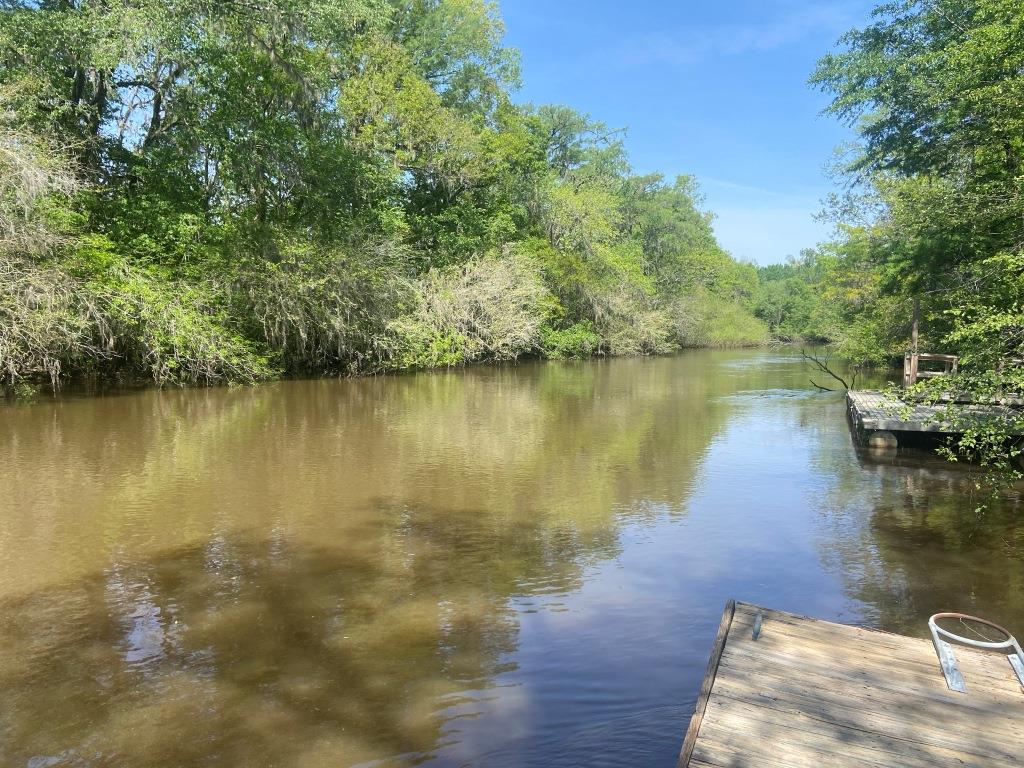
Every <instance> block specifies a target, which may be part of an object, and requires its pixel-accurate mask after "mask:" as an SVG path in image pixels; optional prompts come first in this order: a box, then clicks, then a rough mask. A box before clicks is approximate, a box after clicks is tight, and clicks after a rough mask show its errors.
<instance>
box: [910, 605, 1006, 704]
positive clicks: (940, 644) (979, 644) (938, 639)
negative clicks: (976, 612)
mask: <svg viewBox="0 0 1024 768" xmlns="http://www.w3.org/2000/svg"><path fill="white" fill-rule="evenodd" d="M939 619H960V620H964V621H973V622H976V623H978V624H984V625H985V626H986V627H991V628H992V629H994V630H996V631H997V632H1000V633H1002V634H1003V635H1004V636H1005V638H1006V639H1005V640H1000V641H998V642H988V641H982V640H974V639H972V638H969V637H963V636H961V635H957V634H955V633H953V632H950V631H949V630H948V629H943V628H942V627H940V626H939V624H938V620H939ZM928 630H929V631H930V632H931V633H932V644H933V645H934V646H935V653H936V654H937V655H938V657H939V666H941V667H942V674H943V676H944V677H945V678H946V685H948V686H949V689H950V690H951V691H957V692H958V693H967V682H966V681H965V680H964V675H963V673H962V672H961V671H960V665H959V664H957V661H956V654H955V653H953V646H951V645H950V644H949V643H947V642H946V640H944V639H943V638H946V639H949V640H952V641H953V642H955V643H960V644H961V645H966V646H968V647H969V648H981V649H982V650H989V651H1006V650H1009V651H1010V653H1009V654H1008V655H1007V657H1006V658H1007V661H1009V662H1010V666H1011V667H1012V668H1013V672H1014V674H1015V675H1017V679H1018V680H1019V681H1020V684H1021V685H1022V686H1024V650H1021V647H1020V643H1018V642H1017V639H1016V638H1015V637H1014V636H1013V635H1011V634H1010V633H1009V632H1007V631H1006V630H1005V629H1003V628H1002V627H1001V626H999V625H998V624H994V623H992V622H991V621H986V620H985V619H979V618H978V617H977V616H968V615H967V614H966V613H936V614H935V615H934V616H932V617H931V618H930V619H928Z"/></svg>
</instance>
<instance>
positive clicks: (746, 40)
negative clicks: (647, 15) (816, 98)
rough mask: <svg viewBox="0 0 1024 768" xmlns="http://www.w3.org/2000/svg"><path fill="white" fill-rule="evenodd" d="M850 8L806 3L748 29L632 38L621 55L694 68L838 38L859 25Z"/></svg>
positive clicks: (741, 26)
mask: <svg viewBox="0 0 1024 768" xmlns="http://www.w3.org/2000/svg"><path fill="white" fill-rule="evenodd" d="M858 20H859V19H858V16H857V15H855V14H853V13H852V12H851V9H850V7H849V3H845V4H843V3H837V2H830V3H805V4H800V5H797V6H794V7H791V8H789V9H788V10H786V11H785V12H784V13H783V14H782V15H780V16H779V17H778V18H774V19H769V20H765V21H760V22H753V23H747V24H722V25H714V26H692V27H685V28H681V29H678V30H668V31H659V32H651V33H648V34H643V35H638V36H635V37H632V38H628V39H627V40H625V41H624V42H623V44H622V48H621V50H620V54H621V56H622V58H623V59H625V60H626V61H627V62H629V63H631V64H651V63H656V62H657V63H663V64H672V65H682V64H692V63H694V62H697V61H701V60H703V59H707V58H710V57H714V56H733V55H737V54H742V53H748V52H751V51H770V50H774V49H776V48H780V47H783V46H785V45H788V44H790V43H794V42H797V41H799V40H802V39H803V38H805V37H807V36H808V35H811V34H814V35H822V34H825V35H829V34H831V35H833V36H836V37H838V35H840V34H841V33H842V32H844V31H845V30H847V29H849V28H850V27H851V26H853V25H854V23H856V22H857V21H858Z"/></svg>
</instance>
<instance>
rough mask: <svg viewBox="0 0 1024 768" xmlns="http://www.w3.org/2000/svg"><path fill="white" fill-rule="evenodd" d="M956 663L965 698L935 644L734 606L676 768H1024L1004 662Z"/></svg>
mask: <svg viewBox="0 0 1024 768" xmlns="http://www.w3.org/2000/svg"><path fill="white" fill-rule="evenodd" d="M759 612H760V614H761V617H762V619H761V631H760V633H758V637H757V639H756V640H755V639H754V638H753V632H752V630H753V628H754V622H755V619H756V617H757V615H758V613H759ZM956 655H957V659H958V661H959V664H960V667H961V669H962V670H963V673H964V677H965V678H966V679H967V683H968V692H967V693H956V692H954V691H950V690H949V688H948V687H947V686H946V682H945V679H944V677H943V675H942V672H941V670H940V668H939V663H938V659H937V658H936V655H935V650H934V648H933V647H932V644H931V642H930V641H928V640H922V639H917V638H910V637H903V636H900V635H893V634H889V633H886V632H880V631H877V630H869V629H863V628H858V627H851V626H846V625H843V624H834V623H831V622H826V621H821V620H818V619H811V618H808V617H805V616H797V615H795V614H789V613H783V612H781V611H774V610H770V609H767V608H759V607H757V606H754V605H750V604H747V603H732V602H731V601H730V604H729V605H728V606H726V610H725V613H724V614H723V617H722V624H721V627H720V628H719V633H718V637H717V638H716V639H715V646H714V649H713V651H712V655H711V661H710V662H709V664H708V669H707V674H706V676H705V679H704V684H703V685H702V687H701V693H700V698H699V699H698V702H697V707H696V710H695V712H694V715H693V717H692V718H691V720H690V724H689V728H688V729H687V733H686V737H685V739H684V742H683V748H682V751H681V753H680V756H679V764H678V765H679V768H709V767H710V766H716V767H717V768H755V766H757V768H762V767H763V766H769V767H773V766H779V767H780V768H781V766H836V768H843V767H844V766H854V765H856V766H878V767H879V768H882V767H884V768H892V767H893V766H906V767H907V768H917V767H918V766H920V768H926V767H927V768H935V767H936V766H961V767H962V766H978V767H979V768H980V766H991V767H992V768H1010V766H1024V690H1022V687H1021V684H1020V681H1019V680H1018V679H1017V678H1016V676H1015V675H1014V673H1013V669H1012V668H1011V666H1010V664H1009V663H1008V662H1007V657H1006V656H1005V654H1001V653H998V652H995V653H989V652H984V651H978V650H974V649H969V648H963V647H959V646H958V647H957V648H956Z"/></svg>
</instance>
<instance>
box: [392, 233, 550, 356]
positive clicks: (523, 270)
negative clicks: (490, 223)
mask: <svg viewBox="0 0 1024 768" xmlns="http://www.w3.org/2000/svg"><path fill="white" fill-rule="evenodd" d="M413 292H414V304H413V307H412V309H411V311H409V312H407V313H405V314H403V315H401V316H400V317H398V318H396V319H394V320H393V321H391V323H390V324H389V330H390V333H391V346H392V349H391V364H392V365H394V366H396V367H398V368H413V367H431V366H438V365H449V366H450V365H458V364H461V363H467V362H472V361H475V360H515V359H516V358H517V357H518V356H519V355H522V354H524V353H527V352H531V351H533V350H536V349H538V348H539V347H540V343H541V338H540V333H541V326H542V325H543V323H544V320H545V319H546V317H547V307H548V305H549V303H550V299H549V296H548V292H547V289H546V288H545V287H544V283H543V281H542V280H541V277H540V274H539V272H538V270H537V268H536V266H535V265H534V264H533V262H532V261H531V260H529V259H528V258H526V257H523V256H521V255H519V254H516V253H514V252H512V251H507V252H506V253H504V254H502V256H501V257H500V258H499V257H497V256H491V257H488V258H482V259H476V260H474V261H471V262H469V263H468V264H465V265H464V266H461V267H449V268H445V269H432V270H430V271H429V272H427V273H426V274H425V275H423V276H422V277H421V278H420V279H419V280H417V281H416V282H415V283H414V284H413Z"/></svg>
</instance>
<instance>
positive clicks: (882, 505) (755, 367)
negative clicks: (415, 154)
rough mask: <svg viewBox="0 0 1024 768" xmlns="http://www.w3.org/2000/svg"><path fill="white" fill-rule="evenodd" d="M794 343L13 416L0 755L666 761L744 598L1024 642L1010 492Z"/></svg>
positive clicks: (127, 399)
mask: <svg viewBox="0 0 1024 768" xmlns="http://www.w3.org/2000/svg"><path fill="white" fill-rule="evenodd" d="M806 379H807V376H806V372H805V371H804V370H803V368H802V366H801V365H800V363H799V361H798V360H796V359H794V357H793V356H791V355H789V354H786V353H783V352H771V353H764V352H720V353H711V352H708V353H693V354H688V355H684V356H680V357H676V358H665V359H648V360H616V361H605V362H596V363H587V364H564V365H563V364H548V365H520V366H515V367H507V368H479V369H470V370H466V371H460V372H451V373H438V374H425V375H416V376H401V377H382V378H369V379H362V380H356V381H311V382H284V383H279V384H274V385H269V386H266V387H260V388H255V389H237V390H196V391H166V392H152V391H149V392H136V393H130V394H125V395H122V396H111V397H99V398H77V399H76V398H66V399H61V400H57V401H55V402H52V403H44V404H38V405H33V406H27V407H8V408H4V409H0V488H3V489H4V494H3V495H2V496H0V690H3V691H4V694H5V699H4V706H3V707H2V708H0V764H3V765H15V766H33V768H38V767H39V766H50V765H52V766H149V765H152V766H157V765H160V766H163V765H175V766H200V765H203V766H206V765H218V766H221V765H223V766H232V765H238V766H262V765H268V766H269V765H274V766H299V765H302V766H310V765H311V766H317V765H331V766H346V765H348V766H354V765H359V766H409V765H417V764H425V763H426V764H430V765H435V766H449V765H450V766H456V765H488V766H492V765H493V766H532V765H537V766H541V765H543V766H559V765H578V764H580V763H581V762H586V763H587V764H591V765H624V764H644V765H647V764H650V765H654V764H666V765H668V764H671V761H672V760H673V757H674V754H675V752H676V751H677V750H678V747H679V741H680V739H681V734H682V729H683V727H684V726H685V719H686V714H687V710H688V708H689V707H690V706H692V703H693V699H694V697H695V696H696V692H697V688H698V686H699V681H700V676H701V674H702V672H703V667H704V664H705V661H706V653H707V648H708V646H709V644H710V641H711V638H712V636H713V635H714V631H715V627H716V626H717V620H718V614H719V612H720V610H721V605H722V603H723V602H724V600H725V598H727V597H730V596H735V597H740V598H745V599H750V600H758V601H761V602H765V603H768V604H771V605H775V606H777V607H780V608H787V609H792V610H798V611H802V612H805V613H814V614H817V615H822V616H825V617H827V618H833V617H834V618H842V619H844V620H860V621H864V622H867V623H871V624H874V625H876V626H882V627H884V628H886V629H893V630H898V631H917V630H918V629H920V626H919V624H920V620H921V617H922V616H926V615H927V614H928V613H931V612H933V610H938V609H939V608H949V609H954V610H968V609H974V610H977V611H978V612H980V613H982V614H983V615H988V616H990V617H992V618H994V619H996V620H1001V621H1002V622H1004V623H1006V624H1009V625H1011V629H1013V628H1014V622H1018V624H1017V626H1019V627H1020V629H1018V634H1024V626H1020V625H1021V623H1024V603H1022V599H1021V598H1020V597H1019V595H1021V594H1022V592H1021V590H1020V588H1019V587H1020V585H1019V584H1018V583H1017V582H1018V581H1019V580H1020V579H1021V578H1022V574H1024V570H1022V568H1021V565H1022V563H1024V556H1022V552H1024V531H1022V529H1021V525H1020V523H1018V522H1017V521H1018V520H1019V518H1020V514H1019V510H1018V502H1017V501H1015V500H1014V499H1013V498H1011V497H1008V498H1007V499H1005V500H1004V501H1003V502H1000V503H999V504H998V505H996V506H995V507H993V508H992V509H991V510H990V512H989V513H987V514H986V515H984V516H978V515H975V514H974V512H973V508H974V505H973V504H972V502H971V500H970V499H969V497H968V495H967V492H968V490H969V487H970V483H971V481H972V478H971V476H970V475H969V474H965V473H963V472H950V470H949V469H948V468H947V467H945V466H944V465H941V464H939V463H936V462H934V461H930V460H927V459H922V458H921V457H919V456H916V455H915V456H911V455H909V454H903V455H900V456H897V457H896V458H895V459H893V460H891V461H890V462H889V463H883V464H878V463H872V462H869V461H865V460H863V459H862V457H858V454H857V453H856V451H855V449H854V446H853V445H852V443H851V441H850V439H849V434H848V432H847V429H846V425H845V421H844V419H843V406H842V400H841V397H840V396H839V395H836V394H829V393H820V392H817V391H814V390H811V389H810V387H809V384H807V380H806Z"/></svg>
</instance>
